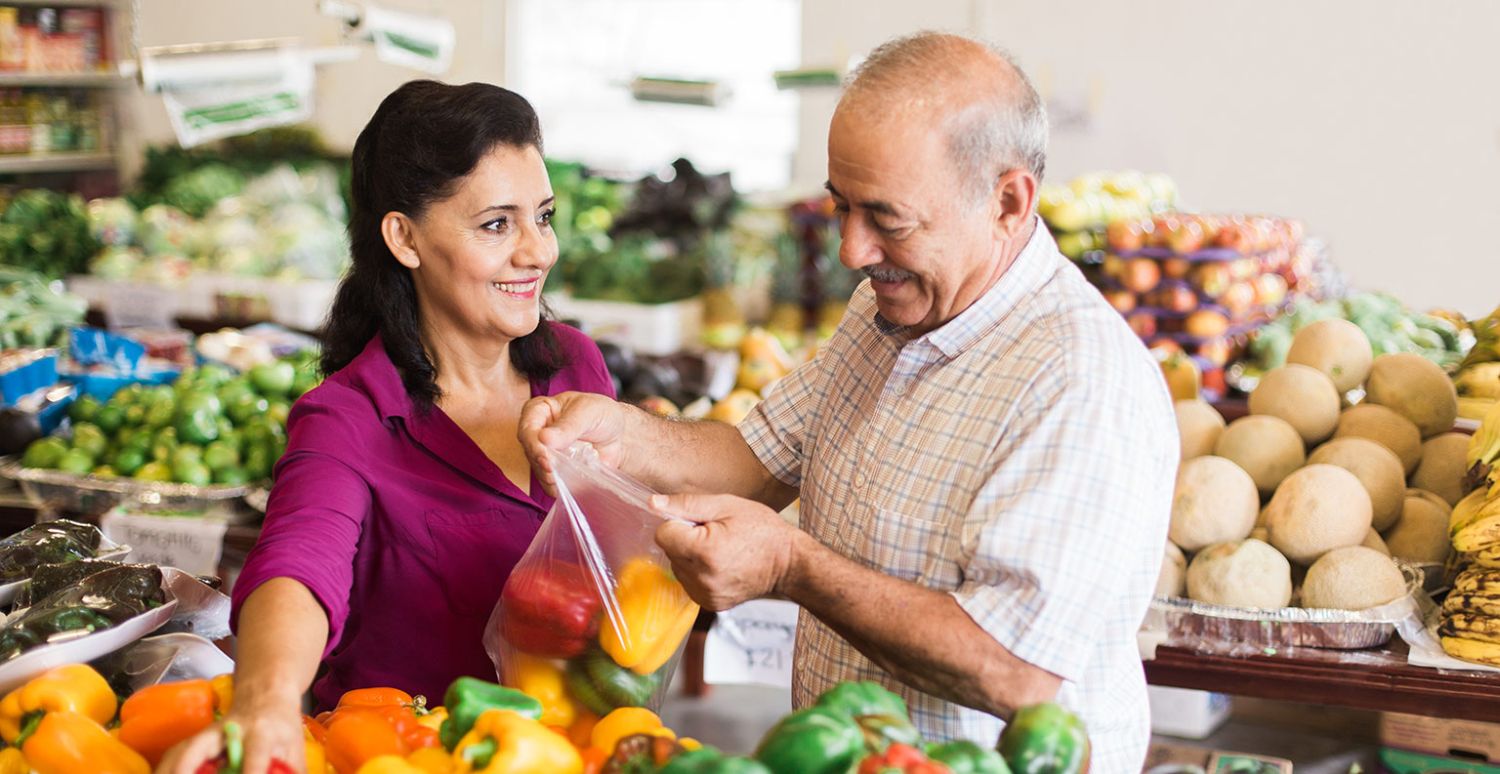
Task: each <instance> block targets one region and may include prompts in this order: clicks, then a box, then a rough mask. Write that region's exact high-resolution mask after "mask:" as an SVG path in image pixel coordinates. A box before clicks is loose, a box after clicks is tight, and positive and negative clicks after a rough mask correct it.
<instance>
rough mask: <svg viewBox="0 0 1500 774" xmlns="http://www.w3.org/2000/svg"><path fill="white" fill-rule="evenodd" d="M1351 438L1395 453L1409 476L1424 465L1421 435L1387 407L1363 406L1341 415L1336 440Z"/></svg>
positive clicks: (1366, 404)
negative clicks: (1372, 443) (1365, 441)
mask: <svg viewBox="0 0 1500 774" xmlns="http://www.w3.org/2000/svg"><path fill="white" fill-rule="evenodd" d="M1349 436H1354V437H1356V438H1368V439H1370V440H1372V441H1375V442H1376V443H1379V444H1380V445H1381V446H1384V447H1385V448H1387V449H1390V450H1391V451H1393V452H1395V453H1396V456H1397V457H1398V458H1400V460H1401V469H1402V470H1404V471H1405V472H1406V475H1408V476H1409V475H1411V473H1412V471H1414V470H1416V469H1417V463H1419V462H1421V461H1422V432H1421V431H1420V430H1418V429H1417V426H1416V425H1414V424H1412V421H1411V420H1410V419H1407V418H1406V417H1403V416H1401V415H1400V414H1397V413H1396V412H1395V411H1394V410H1392V409H1390V408H1387V407H1386V406H1378V405H1375V404H1373V403H1361V404H1359V405H1358V406H1354V407H1353V408H1350V409H1348V410H1347V411H1345V412H1344V413H1343V414H1341V415H1339V424H1338V428H1337V429H1335V430H1334V431H1333V437H1334V438H1346V437H1349Z"/></svg>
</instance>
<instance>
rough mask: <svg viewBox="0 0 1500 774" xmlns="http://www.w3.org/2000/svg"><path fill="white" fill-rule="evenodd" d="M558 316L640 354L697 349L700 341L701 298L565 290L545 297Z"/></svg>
mask: <svg viewBox="0 0 1500 774" xmlns="http://www.w3.org/2000/svg"><path fill="white" fill-rule="evenodd" d="M546 301H547V304H548V306H549V307H550V308H551V309H552V312H553V314H554V315H555V316H556V318H557V319H559V320H575V321H577V322H578V324H579V327H580V328H582V329H583V332H584V333H587V334H588V335H590V336H592V337H594V338H596V339H603V340H606V341H613V342H615V343H617V344H619V345H621V346H623V347H626V348H627V349H631V350H634V351H636V352H639V353H641V354H643V355H656V356H666V355H671V354H674V353H677V352H681V351H683V350H693V349H697V348H698V347H699V346H700V344H701V342H702V328H703V301H702V299H700V298H689V299H685V300H682V301H674V302H672V303H667V304H629V303H624V302H620V301H593V300H586V299H577V298H572V297H571V296H568V295H565V294H561V293H558V294H552V295H548V296H547V297H546Z"/></svg>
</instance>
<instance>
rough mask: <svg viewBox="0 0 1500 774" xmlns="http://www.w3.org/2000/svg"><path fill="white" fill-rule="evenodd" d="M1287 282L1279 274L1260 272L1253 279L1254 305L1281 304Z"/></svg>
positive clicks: (1271, 305)
mask: <svg viewBox="0 0 1500 774" xmlns="http://www.w3.org/2000/svg"><path fill="white" fill-rule="evenodd" d="M1286 291H1287V284H1286V280H1285V279H1282V277H1281V275H1280V274H1262V275H1260V276H1259V277H1257V278H1256V280H1255V305H1256V306H1261V307H1275V306H1281V302H1283V301H1285V300H1286Z"/></svg>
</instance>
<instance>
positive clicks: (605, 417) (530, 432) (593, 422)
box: [517, 392, 635, 496]
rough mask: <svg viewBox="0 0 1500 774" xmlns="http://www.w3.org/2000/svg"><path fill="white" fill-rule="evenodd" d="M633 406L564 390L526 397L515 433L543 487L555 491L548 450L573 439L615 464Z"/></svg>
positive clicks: (605, 460) (555, 492) (566, 444)
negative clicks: (590, 445)
mask: <svg viewBox="0 0 1500 774" xmlns="http://www.w3.org/2000/svg"><path fill="white" fill-rule="evenodd" d="M634 410H635V409H632V408H631V407H629V406H627V405H625V404H623V403H617V402H615V401H613V400H611V399H609V398H606V397H604V396H603V395H595V394H593V393H587V392H564V393H559V394H557V395H549V396H546V397H542V398H532V399H531V400H529V401H527V402H526V405H525V406H522V407H521V422H520V427H519V430H518V432H517V435H518V436H519V437H520V439H521V447H522V448H523V449H525V450H526V456H527V457H528V458H529V459H530V460H531V467H532V468H533V469H534V470H536V472H537V473H538V474H539V476H540V477H541V482H542V486H543V488H545V489H546V490H547V492H548V493H550V494H552V495H554V496H555V495H556V494H557V484H556V479H555V478H554V473H553V468H552V457H551V452H554V451H563V450H565V449H567V448H568V447H569V446H571V445H573V443H574V442H577V441H583V442H586V443H590V444H593V446H594V449H595V450H596V451H598V452H599V459H600V460H602V461H603V462H604V463H605V464H606V465H609V466H611V467H619V465H620V460H621V458H622V457H623V456H624V449H623V447H624V438H625V426H626V424H627V422H628V420H629V416H630V412H631V411H634Z"/></svg>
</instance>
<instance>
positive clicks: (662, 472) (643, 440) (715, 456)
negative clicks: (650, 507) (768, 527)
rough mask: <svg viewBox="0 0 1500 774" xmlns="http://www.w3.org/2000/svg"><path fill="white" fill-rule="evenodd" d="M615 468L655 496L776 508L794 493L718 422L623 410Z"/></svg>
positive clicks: (730, 428)
mask: <svg viewBox="0 0 1500 774" xmlns="http://www.w3.org/2000/svg"><path fill="white" fill-rule="evenodd" d="M627 410H628V411H629V412H630V414H629V422H628V427H629V430H628V431H627V436H626V442H625V452H624V456H625V459H624V460H622V461H621V464H620V467H621V468H622V469H623V470H624V471H625V472H627V473H629V474H630V475H632V476H635V477H636V478H638V479H640V480H641V481H642V482H644V483H645V484H646V485H647V486H650V487H652V488H654V489H656V490H657V491H660V492H670V493H681V492H709V493H714V494H732V495H735V496H737V497H744V498H747V499H750V500H756V501H758V502H761V503H764V504H766V505H769V506H771V507H772V508H775V509H777V510H780V509H781V508H784V507H786V506H787V504H788V503H790V502H791V501H792V499H794V498H795V497H796V491H795V490H793V489H791V488H790V487H787V486H786V485H785V484H782V483H781V482H780V481H777V480H776V478H775V477H774V476H772V475H771V474H770V472H769V471H767V470H766V467H765V466H764V465H762V464H761V461H760V458H759V457H756V456H755V452H753V451H751V450H750V446H749V445H748V444H746V443H745V439H744V437H743V436H741V435H740V431H739V430H737V429H735V427H734V426H733V425H728V424H725V423H723V422H710V421H691V420H679V419H667V418H664V417H659V416H656V415H654V414H650V413H648V412H646V411H643V410H641V409H637V408H634V407H627Z"/></svg>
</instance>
